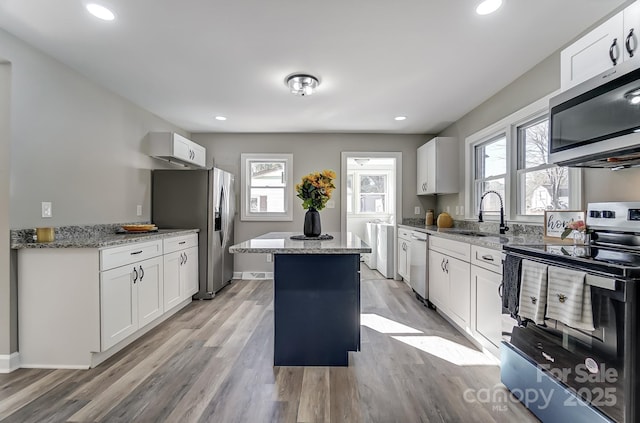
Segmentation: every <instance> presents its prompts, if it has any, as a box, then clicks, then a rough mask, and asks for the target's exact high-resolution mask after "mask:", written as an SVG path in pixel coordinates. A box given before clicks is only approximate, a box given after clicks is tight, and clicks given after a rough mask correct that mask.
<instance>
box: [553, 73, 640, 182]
mask: <svg viewBox="0 0 640 423" xmlns="http://www.w3.org/2000/svg"><path fill="white" fill-rule="evenodd" d="M549 109H550V129H549V162H550V163H557V164H559V165H561V166H573V167H607V168H612V169H614V170H616V169H624V168H628V167H636V166H640V67H638V64H637V63H632V62H625V63H622V64H620V65H618V66H616V67H615V68H613V69H611V70H609V71H607V72H604V73H602V74H600V75H598V76H597V77H595V78H592V79H590V80H588V81H585V82H583V83H582V84H579V85H577V86H575V87H573V88H571V89H569V90H567V91H565V92H563V93H561V94H559V95H557V96H555V97H553V98H552V99H551V100H550V101H549Z"/></svg>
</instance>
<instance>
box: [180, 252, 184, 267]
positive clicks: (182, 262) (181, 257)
mask: <svg viewBox="0 0 640 423" xmlns="http://www.w3.org/2000/svg"><path fill="white" fill-rule="evenodd" d="M183 264H184V256H183V255H182V253H180V266H182V265H183Z"/></svg>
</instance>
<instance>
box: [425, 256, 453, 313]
mask: <svg viewBox="0 0 640 423" xmlns="http://www.w3.org/2000/svg"><path fill="white" fill-rule="evenodd" d="M445 262H446V258H445V256H444V254H440V253H438V252H437V251H434V250H433V249H431V250H429V301H431V302H432V303H433V305H435V306H436V307H437V308H439V309H440V310H441V311H442V312H444V313H445V314H446V313H448V311H449V307H448V305H449V277H448V276H447V273H446V272H445V270H444V264H445Z"/></svg>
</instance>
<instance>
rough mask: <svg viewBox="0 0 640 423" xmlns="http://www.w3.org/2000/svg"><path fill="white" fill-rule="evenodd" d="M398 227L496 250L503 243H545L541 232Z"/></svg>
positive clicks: (407, 225)
mask: <svg viewBox="0 0 640 423" xmlns="http://www.w3.org/2000/svg"><path fill="white" fill-rule="evenodd" d="M398 227H404V228H407V229H411V230H415V231H419V232H425V233H428V234H429V235H434V236H439V237H441V238H448V239H452V240H455V241H462V242H467V243H469V244H473V245H478V246H481V247H487V248H493V249H494V250H502V247H503V245H527V244H541V243H543V240H542V236H541V235H540V234H533V233H532V234H526V233H520V234H517V235H511V234H509V233H508V232H507V234H505V235H500V234H499V233H497V232H495V233H494V232H482V231H479V230H469V229H466V228H438V227H437V226H436V225H432V226H426V225H421V224H410V223H409V224H398ZM465 232H467V233H468V232H473V233H479V234H482V236H477V235H469V234H465Z"/></svg>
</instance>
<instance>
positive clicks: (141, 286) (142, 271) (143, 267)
mask: <svg viewBox="0 0 640 423" xmlns="http://www.w3.org/2000/svg"><path fill="white" fill-rule="evenodd" d="M162 264H163V263H162V257H156V258H152V259H149V260H145V261H142V262H139V263H137V265H138V280H137V281H135V282H134V285H136V288H137V290H138V327H139V328H141V327H143V326H145V325H147V324H148V323H151V322H152V321H153V320H155V319H156V318H157V317H160V316H161V315H162V312H163V305H164V304H163V298H162V293H163V289H162V281H163V271H162V270H163V265H162Z"/></svg>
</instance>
